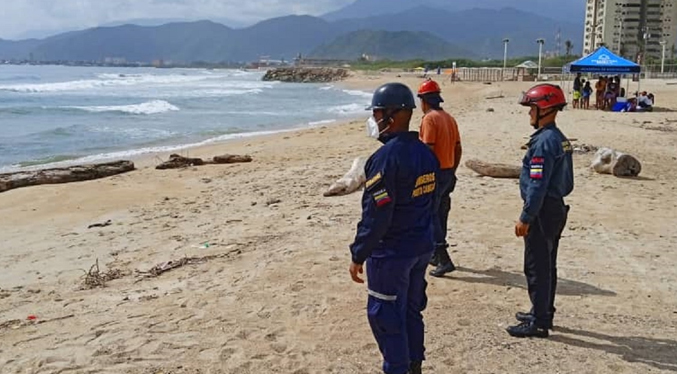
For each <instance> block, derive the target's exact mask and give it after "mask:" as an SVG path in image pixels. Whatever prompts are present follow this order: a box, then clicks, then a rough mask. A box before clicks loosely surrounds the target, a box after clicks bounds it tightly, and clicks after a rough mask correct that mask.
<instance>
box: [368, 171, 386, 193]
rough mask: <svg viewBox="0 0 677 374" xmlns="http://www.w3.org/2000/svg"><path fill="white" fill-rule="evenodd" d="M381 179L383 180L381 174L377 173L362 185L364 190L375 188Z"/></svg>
mask: <svg viewBox="0 0 677 374" xmlns="http://www.w3.org/2000/svg"><path fill="white" fill-rule="evenodd" d="M382 179H383V174H381V173H380V172H379V173H377V174H376V175H374V176H373V177H371V178H370V179H369V180H368V181H366V182H365V183H364V188H365V189H367V190H369V189H371V188H372V187H374V186H376V185H377V184H378V182H380V181H381V180H382Z"/></svg>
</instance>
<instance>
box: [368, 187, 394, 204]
mask: <svg viewBox="0 0 677 374" xmlns="http://www.w3.org/2000/svg"><path fill="white" fill-rule="evenodd" d="M372 196H373V197H374V202H375V203H376V206H377V207H379V208H380V207H382V206H384V205H387V204H389V203H390V202H391V201H393V199H392V198H390V195H388V191H386V190H385V188H384V189H380V190H378V191H376V192H374V193H373V194H372Z"/></svg>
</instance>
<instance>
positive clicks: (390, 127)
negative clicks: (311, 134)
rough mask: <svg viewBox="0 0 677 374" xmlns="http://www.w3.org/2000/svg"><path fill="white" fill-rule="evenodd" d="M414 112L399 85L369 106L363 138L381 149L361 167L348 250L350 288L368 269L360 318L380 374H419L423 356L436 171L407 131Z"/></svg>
mask: <svg viewBox="0 0 677 374" xmlns="http://www.w3.org/2000/svg"><path fill="white" fill-rule="evenodd" d="M414 108H416V105H415V103H414V95H413V94H412V92H411V90H410V89H409V88H408V87H407V86H405V85H403V84H400V83H389V84H386V85H383V86H381V87H379V88H378V89H377V90H376V92H375V93H374V96H373V98H372V105H371V107H370V109H371V110H372V111H373V116H372V117H371V118H370V119H369V121H368V122H367V129H368V132H369V134H370V136H372V137H374V138H377V139H378V140H380V141H381V142H382V143H383V144H384V145H383V146H382V147H381V148H380V149H379V150H378V151H376V152H375V153H374V154H373V155H372V156H371V157H370V158H369V160H368V161H367V164H366V166H365V172H366V176H367V182H366V183H365V190H364V196H363V197H362V209H363V212H362V220H361V221H360V223H359V224H358V225H357V234H356V236H355V241H354V243H353V244H352V245H351V246H350V251H351V254H352V263H351V265H350V275H351V277H352V279H353V281H355V282H357V283H364V281H363V280H362V279H361V278H360V276H359V274H361V273H362V266H363V264H364V263H365V262H366V264H367V279H368V293H369V296H368V302H367V317H368V319H369V324H370V326H371V329H372V332H373V334H374V337H375V338H376V341H377V343H378V346H379V349H380V350H381V353H382V354H383V358H384V363H383V371H384V372H385V373H387V374H405V373H411V374H420V373H421V363H422V362H423V360H424V359H425V356H424V351H425V348H424V344H423V343H424V332H423V331H424V325H423V316H422V314H421V312H422V311H423V310H424V309H425V307H426V304H427V297H426V294H425V289H426V285H427V283H426V280H425V270H426V266H427V265H428V262H429V261H430V258H431V257H432V252H433V249H434V243H433V199H434V197H435V187H436V182H435V180H436V174H437V172H438V169H439V164H438V161H437V158H436V157H435V155H434V154H433V153H432V151H430V149H429V148H428V147H427V146H426V145H425V144H423V143H422V142H421V141H420V140H419V136H418V133H417V132H412V131H409V122H410V121H411V116H412V112H413V109H414Z"/></svg>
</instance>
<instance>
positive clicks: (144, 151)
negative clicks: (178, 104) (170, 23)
mask: <svg viewBox="0 0 677 374" xmlns="http://www.w3.org/2000/svg"><path fill="white" fill-rule="evenodd" d="M200 70H204V69H200ZM229 70H236V69H229ZM349 79H350V78H349ZM349 79H348V80H345V81H343V82H332V83H331V84H329V87H330V88H331V87H337V88H339V89H343V91H344V92H346V93H347V94H348V95H351V96H361V94H364V95H362V96H366V95H370V94H369V93H368V92H366V91H364V90H363V89H360V87H361V88H364V87H362V86H361V85H359V84H357V85H352V86H351V85H350V83H348V81H349ZM344 83H346V84H345V85H344ZM358 91H359V93H358ZM360 117H361V116H360V115H359V114H358V113H357V112H355V113H347V114H344V115H340V114H339V115H338V117H337V118H332V119H325V120H312V121H309V122H307V123H303V124H295V125H290V126H289V127H284V128H280V129H277V130H260V131H251V132H240V133H231V134H224V135H219V136H216V137H213V138H207V139H204V140H201V141H197V142H193V143H186V144H175V145H157V146H149V147H140V148H131V149H125V150H119V151H112V152H105V153H98V154H92V155H86V156H82V157H77V158H74V159H67V160H60V161H55V162H52V161H48V162H45V163H37V162H39V160H28V161H23V163H30V165H27V166H21V165H20V164H14V165H8V166H0V174H4V173H14V172H22V171H35V170H41V169H49V168H61V167H68V166H75V165H81V164H83V165H84V164H93V163H100V162H110V161H115V160H122V159H125V160H129V161H132V162H135V164H136V163H137V162H141V163H142V164H144V165H145V164H147V163H148V162H147V161H148V159H155V158H156V157H158V156H160V155H169V154H170V153H176V152H190V151H191V150H196V149H199V148H202V147H210V146H217V145H220V144H227V143H230V142H233V141H239V140H247V139H251V138H258V137H264V136H270V135H276V134H284V133H289V132H297V131H304V130H310V129H313V128H316V127H318V126H340V125H342V124H347V123H350V122H352V121H354V120H355V119H357V118H360ZM55 157H56V156H55ZM34 162H36V163H35V164H33V163H34Z"/></svg>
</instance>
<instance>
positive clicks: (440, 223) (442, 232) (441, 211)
mask: <svg viewBox="0 0 677 374" xmlns="http://www.w3.org/2000/svg"><path fill="white" fill-rule="evenodd" d="M455 188H456V175H455V174H454V170H452V169H442V170H440V171H439V172H438V173H437V188H436V191H435V201H434V207H433V209H434V212H435V213H434V216H433V220H434V235H435V246H436V247H439V246H445V245H446V244H447V224H448V222H449V211H451V193H452V192H454V189H455Z"/></svg>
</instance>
